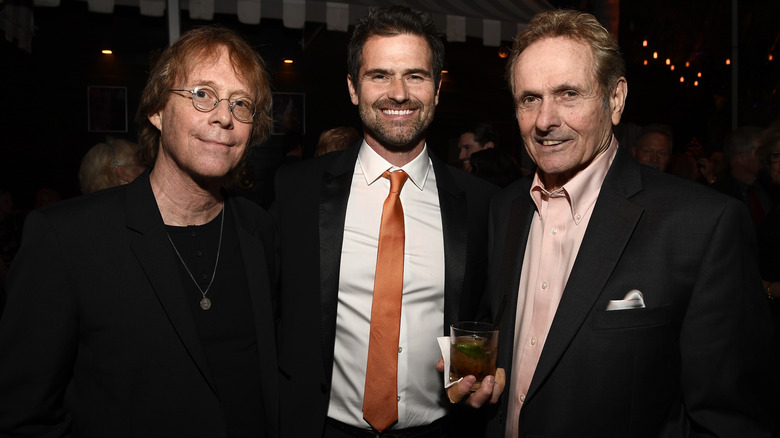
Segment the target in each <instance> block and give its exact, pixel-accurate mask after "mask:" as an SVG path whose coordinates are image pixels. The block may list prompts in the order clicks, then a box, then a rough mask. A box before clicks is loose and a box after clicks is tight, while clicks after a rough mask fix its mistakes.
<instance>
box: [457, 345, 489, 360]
mask: <svg viewBox="0 0 780 438" xmlns="http://www.w3.org/2000/svg"><path fill="white" fill-rule="evenodd" d="M455 348H457V349H458V351H460V352H461V353H463V354H465V355H466V356H468V357H470V358H472V359H482V358H483V357H485V355H486V354H487V351H486V350H485V349H484V348H483V347H482V346H480V345H475V344H456V345H455Z"/></svg>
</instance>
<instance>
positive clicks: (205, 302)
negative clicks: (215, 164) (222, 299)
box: [165, 203, 225, 310]
mask: <svg viewBox="0 0 780 438" xmlns="http://www.w3.org/2000/svg"><path fill="white" fill-rule="evenodd" d="M219 214H221V215H222V219H221V221H220V223H219V244H218V245H217V260H216V261H215V262H214V273H213V274H211V281H209V285H208V286H206V290H203V289H202V288H201V287H200V285H199V284H198V281H197V280H195V276H193V275H192V272H190V268H188V267H187V264H186V263H184V259H183V258H182V256H181V254H179V250H178V249H177V248H176V245H175V244H174V243H173V240H172V239H171V235H170V234H168V233H167V232H166V233H165V234H166V235H167V236H168V241H169V242H171V246H172V247H173V250H174V251H176V255H177V256H178V257H179V261H181V264H182V266H184V269H185V270H186V271H187V273H188V274H190V278H191V279H192V281H193V283H195V287H197V288H198V290H199V291H200V294H201V296H203V298H202V299H201V300H200V308H201V309H203V310H209V309H211V300H210V299H208V298H206V294H207V293H209V289H211V285H212V284H214V277H216V276H217V265H218V264H219V252H220V251H221V250H222V229H223V228H224V225H225V204H224V203H223V204H222V211H220V213H219Z"/></svg>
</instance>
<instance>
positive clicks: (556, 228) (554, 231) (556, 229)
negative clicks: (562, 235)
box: [550, 227, 558, 236]
mask: <svg viewBox="0 0 780 438" xmlns="http://www.w3.org/2000/svg"><path fill="white" fill-rule="evenodd" d="M550 232H551V233H552V235H553V236H554V235H556V234H558V227H553V228H552V230H550Z"/></svg>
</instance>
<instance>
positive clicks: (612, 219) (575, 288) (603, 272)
mask: <svg viewBox="0 0 780 438" xmlns="http://www.w3.org/2000/svg"><path fill="white" fill-rule="evenodd" d="M624 155H626V156H625V157H624ZM629 160H631V157H630V156H628V155H627V154H625V153H622V152H621V151H619V152H618V154H617V156H616V157H615V160H614V162H613V163H612V168H611V169H610V170H609V173H608V174H607V177H606V178H605V180H604V183H603V185H602V188H601V192H600V193H599V197H598V200H597V201H596V205H595V206H594V210H593V215H592V217H591V219H590V222H589V224H588V229H587V230H586V232H585V236H584V239H583V241H582V245H581V246H580V250H579V252H578V254H577V258H576V260H575V263H574V267H573V268H572V271H571V275H570V276H569V280H568V281H567V283H566V287H565V288H564V291H563V297H562V298H561V302H560V304H559V306H558V310H557V311H556V313H555V318H554V319H553V322H552V326H551V327H550V332H549V334H548V336H547V340H546V341H545V345H544V350H543V351H542V355H541V357H540V358H539V364H538V365H537V367H536V371H535V372H534V377H533V379H532V381H531V386H530V388H529V390H528V403H530V402H531V400H532V398H533V395H534V393H535V392H536V390H537V389H538V388H539V387H540V386H541V385H543V384H544V381H545V379H546V378H547V377H548V376H549V374H550V373H551V372H552V370H553V368H554V367H555V365H556V363H557V362H558V361H559V360H560V358H561V356H562V355H563V354H564V352H565V351H566V348H568V346H569V344H570V343H571V341H572V340H573V339H574V337H575V336H576V335H577V333H578V332H579V330H580V328H581V326H582V324H583V323H584V321H585V319H586V318H587V316H588V314H590V312H591V311H592V310H593V305H594V303H595V302H596V300H597V299H598V297H599V295H600V294H601V292H602V290H603V289H604V287H605V285H606V284H607V281H608V280H609V277H610V275H611V274H612V272H613V270H614V269H615V266H616V265H617V263H618V261H619V260H620V258H621V256H622V254H623V251H624V250H625V248H626V245H627V244H628V241H629V240H630V238H631V235H632V233H633V231H634V228H635V227H636V224H637V222H638V221H639V218H640V217H641V215H642V211H643V208H642V207H641V206H639V205H637V204H635V203H634V202H632V201H631V200H630V199H629V198H630V197H631V196H632V195H633V194H635V193H636V192H638V191H639V190H641V178H640V174H639V168H638V166H639V165H638V164H636V163H634V162H632V161H629Z"/></svg>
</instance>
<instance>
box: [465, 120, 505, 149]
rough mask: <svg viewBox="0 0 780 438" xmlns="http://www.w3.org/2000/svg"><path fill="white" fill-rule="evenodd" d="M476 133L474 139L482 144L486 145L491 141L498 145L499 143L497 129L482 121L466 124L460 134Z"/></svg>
mask: <svg viewBox="0 0 780 438" xmlns="http://www.w3.org/2000/svg"><path fill="white" fill-rule="evenodd" d="M469 133H471V134H474V140H475V141H476V142H477V143H479V144H480V145H482V146H485V145H486V144H487V143H490V142H491V141H492V142H493V143H494V144H495V145H496V146H498V145H497V143H498V137H497V136H496V130H495V129H493V126H491V125H488V124H487V123H482V122H473V123H469V124H467V125H466V127H465V128H463V129H461V131H460V135H463V134H469Z"/></svg>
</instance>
